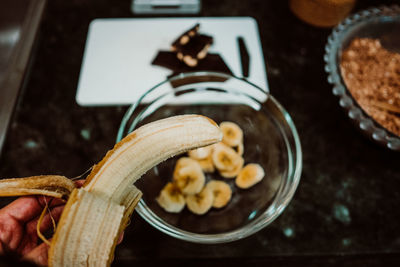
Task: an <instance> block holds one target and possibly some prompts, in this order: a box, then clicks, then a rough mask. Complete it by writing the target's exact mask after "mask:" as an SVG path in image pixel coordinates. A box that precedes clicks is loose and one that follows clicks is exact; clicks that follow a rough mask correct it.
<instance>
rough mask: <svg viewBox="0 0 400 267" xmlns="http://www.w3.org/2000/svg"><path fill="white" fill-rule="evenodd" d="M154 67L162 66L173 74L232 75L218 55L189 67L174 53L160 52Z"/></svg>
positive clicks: (210, 56)
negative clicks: (207, 72) (211, 72)
mask: <svg viewBox="0 0 400 267" xmlns="http://www.w3.org/2000/svg"><path fill="white" fill-rule="evenodd" d="M152 64H153V65H158V66H162V67H165V68H168V69H170V70H172V72H173V73H176V74H177V73H182V72H189V71H195V70H196V71H202V70H204V71H219V72H223V73H227V74H230V75H232V71H231V70H230V69H229V67H228V66H227V65H226V64H225V62H224V60H223V59H222V58H221V56H220V55H218V54H208V55H207V56H206V57H205V58H204V59H203V60H201V61H200V62H199V64H198V65H197V66H195V67H188V66H187V65H186V64H184V63H183V62H181V61H180V60H178V59H177V58H176V55H175V53H174V52H169V51H160V52H158V54H157V56H156V57H155V58H154V60H153V62H152Z"/></svg>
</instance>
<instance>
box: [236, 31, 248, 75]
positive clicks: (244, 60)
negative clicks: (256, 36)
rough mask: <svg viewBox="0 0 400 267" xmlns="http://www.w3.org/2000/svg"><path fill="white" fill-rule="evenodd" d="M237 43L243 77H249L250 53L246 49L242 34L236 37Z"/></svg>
mask: <svg viewBox="0 0 400 267" xmlns="http://www.w3.org/2000/svg"><path fill="white" fill-rule="evenodd" d="M237 43H238V46H239V54H240V65H241V67H242V75H243V77H245V78H247V77H249V67H250V55H249V51H248V50H247V47H246V43H245V42H244V39H243V37H242V36H239V37H237Z"/></svg>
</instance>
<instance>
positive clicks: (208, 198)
mask: <svg viewBox="0 0 400 267" xmlns="http://www.w3.org/2000/svg"><path fill="white" fill-rule="evenodd" d="M185 199H186V204H187V207H188V209H189V210H190V211H191V212H193V213H194V214H197V215H203V214H205V213H206V212H207V211H209V209H211V207H212V205H213V203H214V193H213V192H212V191H211V189H210V188H208V187H203V189H202V190H201V191H200V192H199V193H198V194H195V195H188V196H186V198H185Z"/></svg>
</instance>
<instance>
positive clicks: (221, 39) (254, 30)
mask: <svg viewBox="0 0 400 267" xmlns="http://www.w3.org/2000/svg"><path fill="white" fill-rule="evenodd" d="M196 23H200V32H201V33H204V34H207V35H211V36H212V37H213V38H214V43H213V45H212V46H211V48H210V52H211V53H219V54H220V55H221V57H222V58H223V60H224V61H225V63H226V64H227V65H228V67H229V68H230V69H231V71H232V72H233V74H234V75H236V76H238V77H242V73H241V64H240V56H239V55H240V54H239V47H238V44H237V41H236V38H237V37H238V36H242V37H243V38H244V40H245V43H246V46H247V49H248V52H249V54H250V66H249V77H248V80H249V81H251V82H253V83H254V84H256V85H258V86H260V87H261V88H263V89H265V90H266V91H269V89H268V84H267V76H266V71H265V64H264V57H263V53H262V47H261V41H260V37H259V32H258V27H257V22H256V21H255V20H254V19H253V18H251V17H212V18H210V17H201V18H140V19H96V20H94V21H92V22H91V24H90V26H89V32H88V37H87V41H86V47H85V53H84V56H83V62H82V68H81V72H80V77H79V83H78V90H77V93H76V101H77V103H78V104H79V105H82V106H94V105H124V104H131V103H133V102H134V101H136V100H137V99H138V98H139V97H140V96H141V95H142V94H144V93H145V92H146V91H147V90H148V89H150V88H151V87H153V86H154V85H156V84H158V83H159V82H161V81H163V80H165V79H166V77H167V76H168V75H170V74H171V73H172V71H171V70H169V69H166V68H163V67H160V66H154V65H151V62H152V60H153V59H154V58H155V56H156V55H157V53H158V51H159V50H167V51H168V50H169V49H170V44H171V43H172V42H173V41H174V40H175V39H176V38H177V37H178V36H179V35H180V34H182V33H183V32H184V31H186V30H188V29H189V28H191V27H192V26H194V25H195V24H196Z"/></svg>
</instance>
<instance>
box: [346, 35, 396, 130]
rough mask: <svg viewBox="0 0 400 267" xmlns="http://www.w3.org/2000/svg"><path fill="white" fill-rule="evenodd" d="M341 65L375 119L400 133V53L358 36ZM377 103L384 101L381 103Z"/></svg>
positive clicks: (350, 85)
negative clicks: (389, 107)
mask: <svg viewBox="0 0 400 267" xmlns="http://www.w3.org/2000/svg"><path fill="white" fill-rule="evenodd" d="M340 69H341V73H342V77H343V80H344V82H345V84H346V86H347V88H348V90H349V91H350V93H351V94H352V96H353V98H354V99H355V100H356V101H357V103H358V104H359V105H360V106H361V108H362V109H363V110H364V111H365V112H366V113H367V114H368V115H369V116H371V117H372V118H373V119H374V120H375V121H377V122H378V123H379V124H381V125H382V126H383V127H384V128H386V129H387V130H389V131H390V132H392V133H394V134H396V135H398V136H400V114H396V113H394V112H392V111H389V109H385V108H382V106H391V107H394V108H396V109H400V54H398V53H393V52H390V51H388V50H386V49H385V48H383V47H382V45H381V43H380V41H379V40H375V39H370V38H356V39H354V40H353V41H352V42H351V44H350V45H349V47H348V48H346V49H345V50H344V51H343V54H342V58H341V63H340ZM374 103H380V104H381V105H380V107H378V106H377V105H376V104H374Z"/></svg>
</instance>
